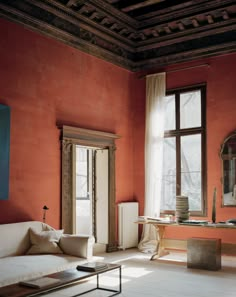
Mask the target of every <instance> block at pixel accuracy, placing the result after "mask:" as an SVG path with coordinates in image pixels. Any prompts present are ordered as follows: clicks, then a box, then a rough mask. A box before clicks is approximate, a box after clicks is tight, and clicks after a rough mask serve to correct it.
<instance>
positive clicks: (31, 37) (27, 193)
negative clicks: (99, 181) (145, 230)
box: [0, 20, 133, 228]
mask: <svg viewBox="0 0 236 297" xmlns="http://www.w3.org/2000/svg"><path fill="white" fill-rule="evenodd" d="M0 36H1V38H0V65H1V67H0V103H1V104H6V105H8V106H10V107H11V144H10V145H11V146H10V195H9V200H7V201H0V223H9V222H18V221H25V220H42V215H43V213H42V207H43V206H44V205H45V204H46V205H47V206H48V207H49V210H48V212H47V223H49V224H50V225H52V226H54V227H55V228H58V227H59V226H60V199H61V197H60V184H61V183H60V169H61V168H60V163H61V162H60V158H61V154H60V141H59V137H60V132H59V130H58V128H57V123H60V124H67V125H73V126H77V127H82V128H88V129H95V130H101V131H105V132H111V133H117V134H119V135H121V139H119V140H117V151H116V189H117V191H116V194H117V201H126V200H132V199H133V159H132V155H133V153H132V150H133V140H132V139H133V138H132V133H133V130H132V119H133V110H132V105H131V100H130V97H131V94H132V93H131V91H132V90H131V86H132V73H130V72H128V71H126V70H123V69H121V68H119V67H117V66H114V65H112V64H110V63H107V62H104V61H102V60H99V59H97V58H95V57H92V56H89V55H87V54H85V53H83V52H81V51H79V50H76V49H73V48H71V47H69V46H66V45H64V44H62V43H60V42H57V41H55V40H52V39H50V38H47V37H44V36H41V35H39V34H37V33H35V32H31V31H30V30H28V29H24V28H23V27H22V26H20V25H17V24H14V23H11V22H8V21H6V20H0Z"/></svg>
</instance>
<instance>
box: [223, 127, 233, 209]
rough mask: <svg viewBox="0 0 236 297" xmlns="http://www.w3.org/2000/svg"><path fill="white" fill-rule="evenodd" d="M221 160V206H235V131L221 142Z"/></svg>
mask: <svg viewBox="0 0 236 297" xmlns="http://www.w3.org/2000/svg"><path fill="white" fill-rule="evenodd" d="M220 157H221V159H222V190H223V193H222V205H223V206H236V131H235V132H233V133H232V134H230V135H229V136H228V137H227V138H226V139H225V140H224V142H223V144H222V146H221V151H220Z"/></svg>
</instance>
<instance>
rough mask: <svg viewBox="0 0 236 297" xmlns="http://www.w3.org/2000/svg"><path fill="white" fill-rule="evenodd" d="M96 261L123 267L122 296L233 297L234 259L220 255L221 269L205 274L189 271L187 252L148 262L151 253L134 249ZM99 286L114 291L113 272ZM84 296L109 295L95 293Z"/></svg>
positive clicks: (57, 296) (58, 296) (58, 295)
mask: <svg viewBox="0 0 236 297" xmlns="http://www.w3.org/2000/svg"><path fill="white" fill-rule="evenodd" d="M97 256H98V258H97V260H104V261H107V262H113V263H120V264H122V285H123V288H122V294H120V295H118V296H121V297H235V296H236V257H226V256H222V269H221V270H219V271H207V270H200V269H188V268H187V267H186V258H187V257H186V253H184V252H176V251H175V252H173V251H172V252H171V253H170V254H169V255H167V256H165V257H163V258H162V259H159V260H154V261H150V260H149V259H150V254H143V253H140V252H139V251H138V250H137V249H127V250H125V251H119V252H114V253H108V254H107V253H102V254H98V255H97ZM101 284H102V285H104V286H105V285H108V286H109V287H110V288H114V287H115V286H116V285H117V284H118V275H117V273H116V272H112V273H108V274H106V275H104V276H103V277H102V278H101ZM94 285H95V280H94V279H93V280H91V281H89V282H86V283H82V284H80V285H77V286H73V287H70V288H68V289H64V290H61V291H59V292H55V293H51V294H47V295H44V296H45V297H46V296H47V297H49V296H50V297H68V296H71V295H74V294H76V293H79V292H81V291H82V290H86V289H88V288H91V287H92V286H94ZM84 296H88V297H93V296H101V297H103V296H104V297H105V296H109V294H108V293H107V292H102V291H95V292H91V293H89V294H86V295H84Z"/></svg>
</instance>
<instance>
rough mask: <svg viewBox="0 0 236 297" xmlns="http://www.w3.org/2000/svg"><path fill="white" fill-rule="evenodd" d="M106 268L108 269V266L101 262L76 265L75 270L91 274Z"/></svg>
mask: <svg viewBox="0 0 236 297" xmlns="http://www.w3.org/2000/svg"><path fill="white" fill-rule="evenodd" d="M107 267H108V264H106V263H103V262H87V263H84V264H81V265H78V266H77V267H76V268H77V270H82V271H90V272H92V271H98V270H101V269H104V268H107Z"/></svg>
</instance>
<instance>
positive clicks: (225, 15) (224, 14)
mask: <svg viewBox="0 0 236 297" xmlns="http://www.w3.org/2000/svg"><path fill="white" fill-rule="evenodd" d="M222 16H223V19H224V20H228V19H229V14H228V12H227V11H226V10H224V11H222Z"/></svg>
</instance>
